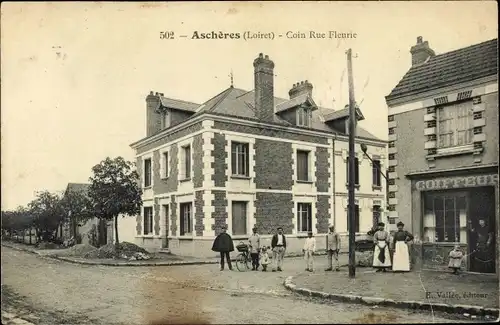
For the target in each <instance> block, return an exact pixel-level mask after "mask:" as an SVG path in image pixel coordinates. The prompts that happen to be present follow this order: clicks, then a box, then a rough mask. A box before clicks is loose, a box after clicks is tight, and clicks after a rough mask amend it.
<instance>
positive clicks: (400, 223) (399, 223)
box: [396, 221, 405, 227]
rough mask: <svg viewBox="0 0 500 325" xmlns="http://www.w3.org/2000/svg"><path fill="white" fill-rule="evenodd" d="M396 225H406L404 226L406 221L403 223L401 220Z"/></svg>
mask: <svg viewBox="0 0 500 325" xmlns="http://www.w3.org/2000/svg"><path fill="white" fill-rule="evenodd" d="M396 226H398V227H399V226H402V227H404V226H405V224H404V223H402V222H401V221H400V222H398V224H397V225H396Z"/></svg>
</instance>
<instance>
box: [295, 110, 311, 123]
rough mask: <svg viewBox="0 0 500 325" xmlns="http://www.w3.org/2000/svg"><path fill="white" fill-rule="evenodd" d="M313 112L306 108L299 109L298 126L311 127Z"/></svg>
mask: <svg viewBox="0 0 500 325" xmlns="http://www.w3.org/2000/svg"><path fill="white" fill-rule="evenodd" d="M311 116H312V111H311V110H310V109H308V108H305V107H299V108H298V109H297V125H298V126H310V125H311Z"/></svg>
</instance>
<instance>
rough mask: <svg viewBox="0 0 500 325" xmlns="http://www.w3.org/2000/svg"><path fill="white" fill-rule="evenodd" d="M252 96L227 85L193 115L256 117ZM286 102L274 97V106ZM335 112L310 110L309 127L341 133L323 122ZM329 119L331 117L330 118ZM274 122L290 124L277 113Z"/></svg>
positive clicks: (362, 131)
mask: <svg viewBox="0 0 500 325" xmlns="http://www.w3.org/2000/svg"><path fill="white" fill-rule="evenodd" d="M254 97H255V91H253V90H251V91H248V90H244V89H239V88H234V87H229V88H227V89H226V90H224V91H222V92H221V93H219V94H217V95H216V96H214V97H213V98H211V99H209V100H208V101H206V102H205V103H204V104H202V105H200V106H199V108H198V109H197V110H196V113H195V114H194V115H193V116H197V115H201V114H203V113H213V114H220V115H228V116H234V117H240V118H246V119H257V113H256V111H255V107H254V100H255V98H254ZM299 97H300V96H299ZM299 101H300V100H299ZM287 102H290V100H289V99H284V98H279V97H274V105H275V106H276V108H278V107H280V104H282V105H281V106H282V107H284V106H283V105H287V104H286V103H287ZM337 112H338V111H334V110H333V109H330V108H324V107H318V109H317V110H313V112H312V119H311V127H310V128H311V129H313V130H318V131H325V132H331V133H336V134H343V133H342V132H340V131H339V130H336V129H334V128H333V127H331V126H330V125H328V124H326V123H325V121H326V119H325V117H326V116H331V115H332V113H333V114H335V113H337ZM330 120H332V119H331V118H330ZM274 123H276V124H281V125H284V126H291V124H290V123H289V122H288V121H286V120H284V119H282V118H281V117H279V115H274ZM356 131H357V134H356V136H358V137H362V138H366V139H372V140H380V139H379V138H377V137H376V136H374V135H373V134H371V133H370V132H368V131H366V130H365V129H363V128H362V127H359V126H358V127H357V128H356Z"/></svg>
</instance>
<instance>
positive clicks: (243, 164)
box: [231, 142, 250, 176]
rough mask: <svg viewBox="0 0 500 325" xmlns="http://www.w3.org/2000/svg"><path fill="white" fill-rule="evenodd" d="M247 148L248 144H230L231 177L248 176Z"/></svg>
mask: <svg viewBox="0 0 500 325" xmlns="http://www.w3.org/2000/svg"><path fill="white" fill-rule="evenodd" d="M248 147H249V146H248V143H239V142H231V171H232V174H233V175H236V176H248V175H249V172H248V171H249V161H250V159H249V158H250V157H249V155H248Z"/></svg>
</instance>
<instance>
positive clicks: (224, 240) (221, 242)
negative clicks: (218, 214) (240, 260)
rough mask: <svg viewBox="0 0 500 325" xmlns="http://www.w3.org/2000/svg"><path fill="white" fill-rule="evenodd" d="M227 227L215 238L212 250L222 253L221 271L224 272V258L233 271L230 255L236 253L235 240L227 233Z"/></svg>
mask: <svg viewBox="0 0 500 325" xmlns="http://www.w3.org/2000/svg"><path fill="white" fill-rule="evenodd" d="M226 229H227V228H226V226H222V229H221V233H220V234H219V235H218V236H217V237H215V240H214V244H213V245H212V250H213V251H214V252H219V253H220V270H221V271H223V270H224V257H225V258H226V261H227V265H228V266H229V269H230V270H232V269H233V266H232V265H231V257H230V256H229V253H230V252H232V251H234V244H233V239H232V238H231V236H230V235H229V234H228V233H227V232H226Z"/></svg>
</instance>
